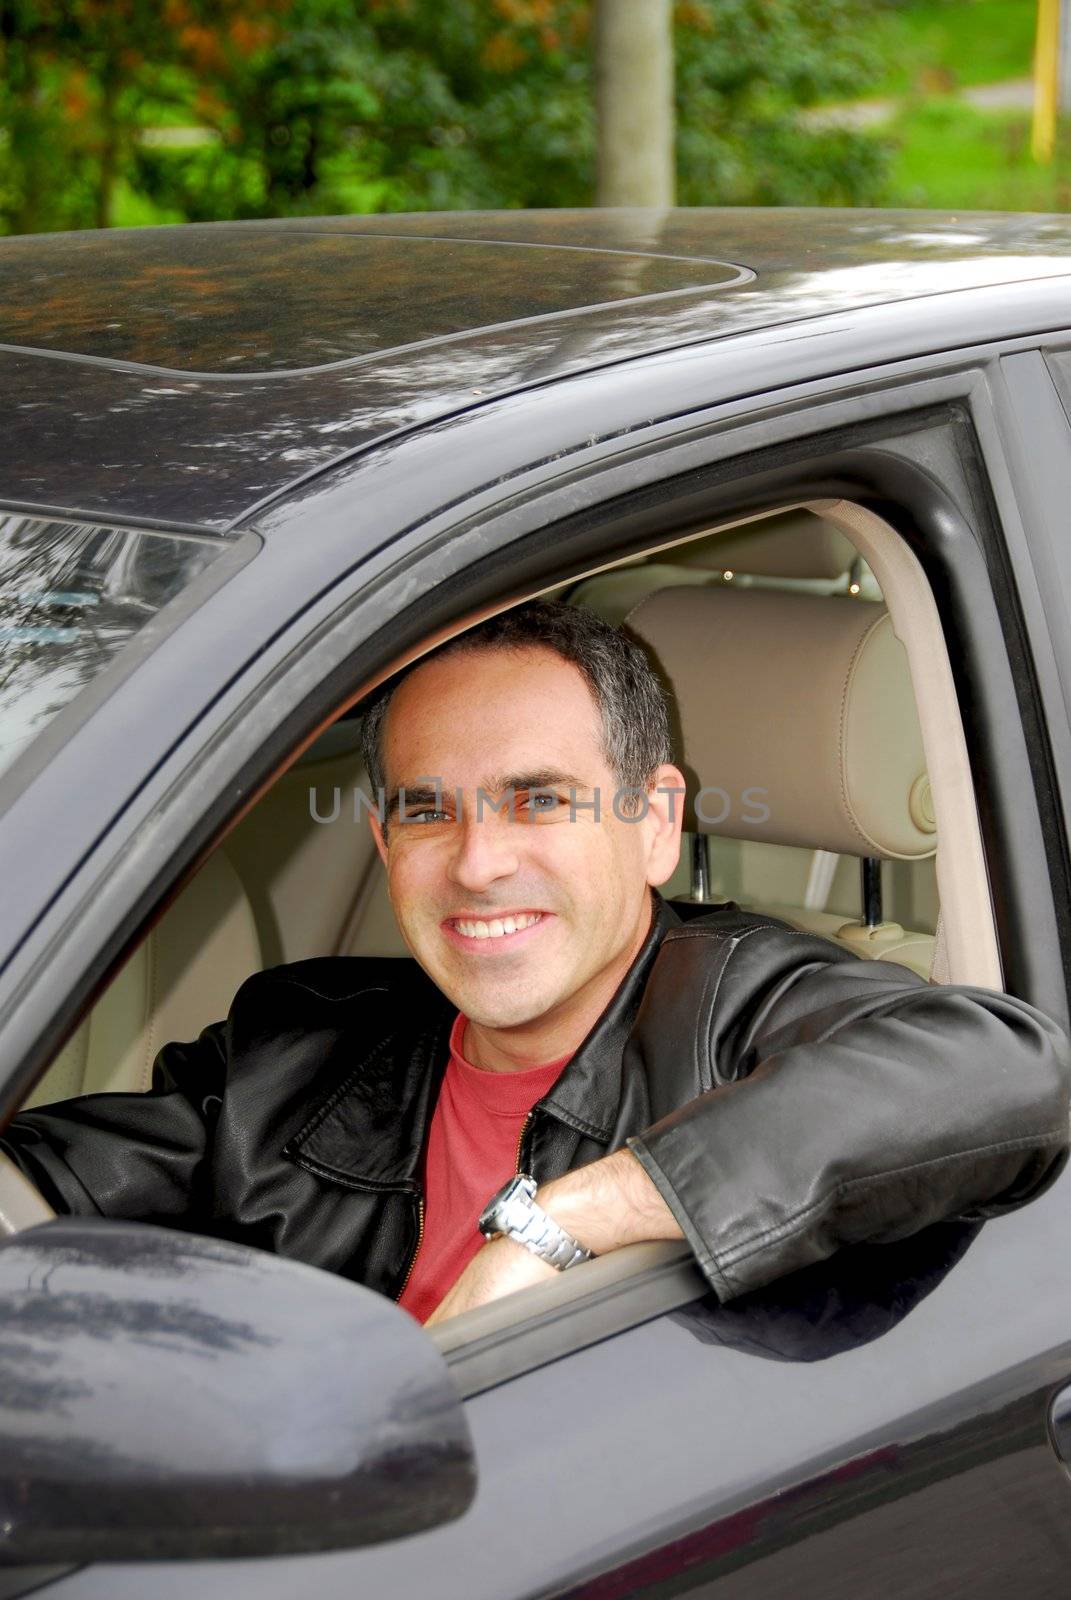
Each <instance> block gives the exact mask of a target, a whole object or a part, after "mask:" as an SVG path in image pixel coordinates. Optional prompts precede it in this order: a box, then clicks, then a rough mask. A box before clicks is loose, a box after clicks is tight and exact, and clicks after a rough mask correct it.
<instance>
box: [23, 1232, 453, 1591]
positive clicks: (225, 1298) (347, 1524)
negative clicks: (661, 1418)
mask: <svg viewBox="0 0 1071 1600" xmlns="http://www.w3.org/2000/svg"><path fill="white" fill-rule="evenodd" d="M0 1324H2V1329H3V1332H2V1337H0V1562H3V1563H5V1564H11V1563H16V1562H18V1563H29V1562H50V1563H54V1562H72V1563H74V1562H86V1561H145V1560H152V1559H171V1560H174V1559H181V1558H203V1557H220V1556H266V1555H281V1554H288V1553H294V1552H298V1551H310V1550H332V1549H343V1548H349V1547H352V1546H356V1545H365V1544H374V1543H378V1542H379V1541H381V1540H385V1539H398V1538H401V1537H403V1536H404V1535H406V1534H410V1533H417V1532H419V1531H421V1530H423V1529H426V1528H432V1527H435V1526H437V1525H438V1524H440V1523H443V1522H448V1521H450V1520H451V1519H452V1518H454V1517H457V1516H460V1515H461V1513H462V1512H463V1511H464V1510H466V1509H467V1507H468V1506H469V1504H470V1503H471V1500H472V1497H473V1494H474V1493H475V1486H476V1473H475V1465H474V1461H473V1452H472V1441H471V1438H470V1436H469V1431H468V1425H467V1422H466V1419H465V1415H464V1411H463V1408H462V1404H461V1401H460V1399H459V1397H458V1394H457V1391H456V1389H455V1388H454V1385H453V1383H452V1381H451V1379H450V1375H449V1373H448V1371H447V1368H446V1364H445V1362H444V1360H443V1358H442V1356H441V1355H440V1354H439V1352H438V1350H437V1349H436V1348H435V1346H434V1344H433V1343H432V1341H431V1339H430V1337H429V1336H428V1335H427V1334H425V1333H424V1331H423V1329H421V1328H420V1327H419V1326H418V1324H417V1323H416V1322H414V1321H413V1320H412V1319H411V1318H410V1317H409V1316H408V1315H407V1314H406V1313H405V1312H404V1311H400V1310H399V1309H398V1307H397V1306H395V1305H393V1304H392V1303H391V1302H390V1301H389V1300H386V1299H384V1298H383V1296H381V1295H377V1294H374V1293H373V1292H372V1291H371V1290H369V1289H364V1288H361V1287H359V1286H358V1285H355V1284H352V1283H349V1282H347V1281H346V1280H344V1279H342V1278H337V1277H333V1276H331V1275H329V1274H328V1273H325V1272H320V1271H317V1270H316V1269H315V1268H313V1267H306V1266H302V1265H300V1264H298V1263H295V1262H292V1261H285V1260H281V1259H280V1258H279V1257H277V1256H270V1255H265V1254H262V1253H261V1252H260V1251H256V1250H248V1249H245V1248H244V1247H241V1246H238V1245H233V1244H227V1243H222V1242H220V1241H217V1240H214V1239H203V1238H199V1237H195V1236H194V1235H192V1234H187V1233H178V1232H173V1231H172V1230H171V1229H168V1228H157V1227H147V1226H143V1225H141V1224H134V1223H122V1222H108V1221H104V1220H96V1219H94V1220H92V1221H87V1220H83V1219H78V1220H74V1219H63V1220H59V1221H56V1222H48V1223H45V1224H43V1225H42V1226H40V1227H37V1228H32V1229H30V1230H29V1231H28V1232H25V1233H21V1234H18V1235H17V1236H15V1237H14V1238H12V1239H10V1240H8V1241H6V1242H4V1243H2V1244H0Z"/></svg>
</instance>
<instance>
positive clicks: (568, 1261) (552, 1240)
mask: <svg viewBox="0 0 1071 1600" xmlns="http://www.w3.org/2000/svg"><path fill="white" fill-rule="evenodd" d="M535 1193H536V1181H535V1179H534V1178H532V1177H530V1176H529V1175H528V1174H527V1173H522V1172H519V1173H518V1174H517V1175H516V1177H514V1178H511V1179H510V1180H509V1182H508V1183H507V1184H505V1185H504V1186H503V1187H502V1188H501V1189H500V1190H499V1191H498V1193H497V1194H496V1195H493V1196H492V1197H491V1199H490V1200H489V1201H488V1203H487V1207H486V1209H485V1210H484V1212H483V1215H482V1216H481V1217H480V1221H479V1228H480V1232H481V1233H482V1234H483V1235H484V1237H485V1238H488V1239H490V1238H493V1237H494V1236H495V1235H496V1234H504V1235H505V1237H506V1238H507V1239H513V1240H515V1241H516V1243H517V1244H522V1245H523V1246H524V1248H525V1249H526V1250H529V1251H531V1253H532V1255H534V1256H538V1257H539V1259H540V1260H541V1261H546V1262H547V1263H548V1264H549V1265H550V1266H552V1267H555V1268H557V1270H558V1271H559V1272H565V1271H566V1269H567V1268H569V1267H575V1266H576V1265H577V1263H578V1262H580V1261H591V1260H592V1259H593V1257H594V1254H595V1252H594V1251H593V1250H588V1249H586V1248H585V1247H584V1245H582V1244H581V1243H580V1241H579V1239H574V1238H573V1236H572V1234H571V1233H566V1231H565V1229H564V1228H563V1227H561V1226H560V1224H558V1223H557V1222H555V1221H554V1218H553V1217H551V1216H550V1215H548V1213H547V1212H546V1211H544V1210H543V1207H542V1206H540V1205H537V1204H536V1201H535Z"/></svg>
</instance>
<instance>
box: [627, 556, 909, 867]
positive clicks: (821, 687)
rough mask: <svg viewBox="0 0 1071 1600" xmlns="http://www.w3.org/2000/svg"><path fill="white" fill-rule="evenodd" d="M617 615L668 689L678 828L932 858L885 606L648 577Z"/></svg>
mask: <svg viewBox="0 0 1071 1600" xmlns="http://www.w3.org/2000/svg"><path fill="white" fill-rule="evenodd" d="M626 627H627V629H628V630H629V631H630V632H631V633H632V634H634V635H635V637H636V638H638V639H639V640H640V642H641V643H643V644H644V645H645V646H646V647H647V650H648V653H649V655H650V657H651V659H652V663H653V665H654V666H655V668H656V669H657V671H658V672H659V674H660V676H661V678H662V681H663V683H664V684H665V685H666V687H667V688H668V689H669V691H670V693H671V696H672V699H671V702H670V711H671V719H672V721H674V722H675V724H676V726H675V735H676V741H677V748H678V751H679V753H680V755H681V757H682V761H681V765H682V768H683V771H684V773H685V776H686V777H687V779H688V796H687V804H686V811H685V827H686V828H687V829H689V830H690V831H693V832H700V833H713V834H720V835H723V836H725V837H728V838H731V839H759V840H765V841H766V842H768V843H771V844H791V845H803V846H805V847H807V848H810V849H815V848H818V849H823V850H832V851H836V852H837V853H838V854H841V855H855V856H883V857H889V858H895V859H900V860H913V859H916V858H917V857H920V856H928V855H932V854H933V851H934V849H935V847H936V844H937V831H936V825H935V823H934V819H933V807H932V801H931V799H930V789H929V781H928V779H927V777H926V763H925V760H924V757H923V750H922V737H921V734H920V732H919V725H918V717H917V715H916V711H915V698H914V694H913V692H912V688H911V679H910V675H909V672H908V665H907V656H906V654H905V652H904V648H903V645H902V644H901V643H900V641H899V639H897V637H896V635H895V634H894V633H893V630H892V622H891V621H890V619H889V614H888V612H887V611H886V610H885V608H884V606H879V605H873V604H870V603H869V602H867V601H863V600H849V599H847V598H840V597H836V598H831V597H829V596H826V595H809V594H785V593H781V592H779V591H776V590H769V589H741V590H736V589H731V588H728V587H726V588H722V587H720V586H719V587H715V588H706V587H703V588H674V589H660V590H659V591H658V592H657V593H656V594H652V595H649V596H648V597H647V598H646V599H645V600H642V601H641V602H640V604H639V605H637V606H636V608H635V609H634V610H633V611H632V612H631V613H630V614H629V616H628V618H627V622H626Z"/></svg>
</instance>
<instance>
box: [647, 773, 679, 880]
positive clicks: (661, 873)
mask: <svg viewBox="0 0 1071 1600" xmlns="http://www.w3.org/2000/svg"><path fill="white" fill-rule="evenodd" d="M687 788H688V783H687V779H686V778H685V776H684V773H683V772H682V771H681V769H680V768H679V767H674V766H672V765H671V764H670V763H669V762H666V763H665V764H664V765H663V766H661V767H656V768H655V771H654V774H653V776H652V778H651V783H650V786H649V788H648V790H647V817H646V819H645V820H646V823H647V827H648V830H649V832H648V847H647V882H648V883H649V884H650V885H651V886H652V888H655V889H657V888H658V886H659V885H660V884H663V883H666V882H667V881H668V879H670V878H671V877H672V876H673V873H674V871H675V870H676V866H677V862H678V861H679V860H680V855H681V829H682V828H683V827H684V796H685V793H686V791H687Z"/></svg>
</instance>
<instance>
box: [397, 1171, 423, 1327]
mask: <svg viewBox="0 0 1071 1600" xmlns="http://www.w3.org/2000/svg"><path fill="white" fill-rule="evenodd" d="M417 1206H418V1211H417V1215H418V1218H419V1221H418V1224H417V1241H416V1244H415V1246H414V1247H413V1254H412V1256H411V1257H410V1259H409V1271H408V1272H407V1273H406V1275H405V1282H404V1283H403V1284H402V1286H401V1288H400V1289H399V1290H398V1293H397V1294H396V1295H395V1296H394V1300H395V1304H397V1303H398V1301H399V1300H400V1299H401V1298H402V1295H403V1294H404V1293H405V1291H406V1290H407V1289H408V1287H409V1279H410V1278H411V1277H412V1276H413V1268H414V1267H415V1266H416V1258H417V1256H418V1255H419V1254H420V1246H421V1245H422V1244H423V1243H424V1196H423V1195H421V1196H420V1199H419V1201H418V1202H417Z"/></svg>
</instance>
